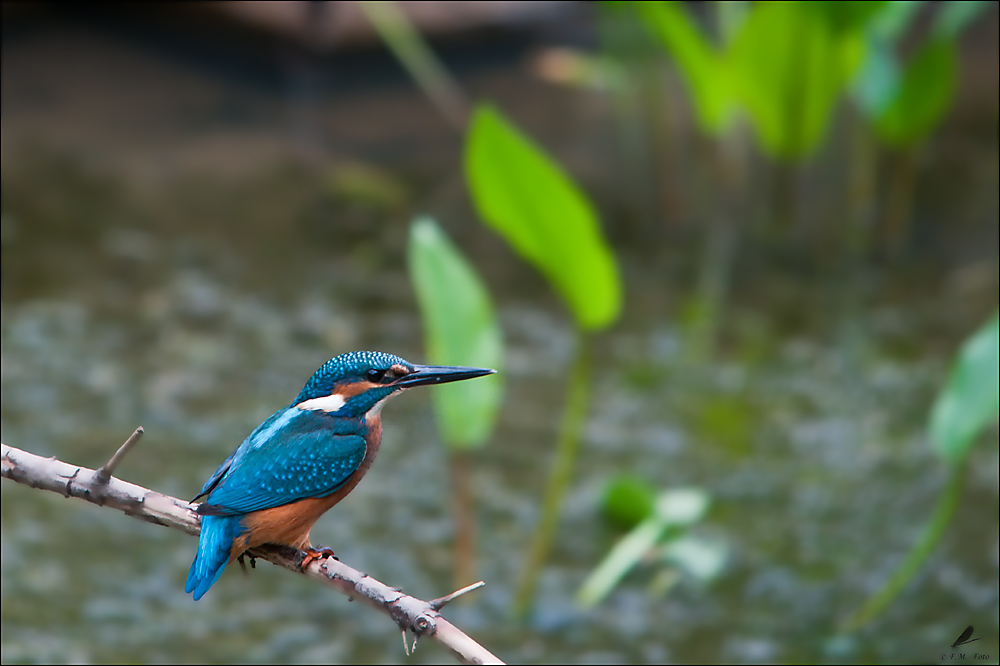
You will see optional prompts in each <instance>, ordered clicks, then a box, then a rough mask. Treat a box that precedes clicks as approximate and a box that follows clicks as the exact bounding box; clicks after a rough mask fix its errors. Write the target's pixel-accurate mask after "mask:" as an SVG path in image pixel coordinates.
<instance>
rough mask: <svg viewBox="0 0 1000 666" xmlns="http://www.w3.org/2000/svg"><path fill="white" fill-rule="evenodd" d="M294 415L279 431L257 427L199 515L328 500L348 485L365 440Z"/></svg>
mask: <svg viewBox="0 0 1000 666" xmlns="http://www.w3.org/2000/svg"><path fill="white" fill-rule="evenodd" d="M293 416H294V418H289V419H287V420H286V422H285V423H284V424H282V425H281V426H280V427H278V428H273V427H272V428H269V429H267V430H264V431H263V432H262V431H261V429H258V431H255V432H254V434H253V435H251V436H250V437H248V438H247V441H246V442H244V443H243V445H242V446H241V447H240V449H238V450H237V451H236V453H235V454H234V455H233V456H232V462H231V463H230V465H229V468H228V470H226V471H225V472H224V473H223V475H222V477H221V479H220V480H218V482H217V485H216V486H215V488H214V489H212V491H211V492H210V493H209V495H208V497H207V499H206V500H205V503H204V504H202V506H201V507H200V508H199V512H200V513H203V514H206V515H235V514H241V513H249V512H251V511H261V510H263V509H271V508H274V507H276V506H281V505H283V504H290V503H292V502H297V501H298V500H302V499H306V498H309V497H325V496H327V495H329V494H330V493H332V492H334V491H336V490H337V489H338V488H340V487H341V486H342V485H344V483H345V482H346V481H347V479H348V478H350V476H351V475H352V474H353V473H354V472H356V471H357V469H358V468H359V467H360V466H361V461H362V460H364V457H365V451H366V450H367V444H366V443H365V440H364V438H363V437H361V436H359V435H338V434H333V432H331V430H330V429H328V428H324V427H322V426H319V427H317V426H316V424H317V421H316V419H318V418H321V417H317V416H314V415H313V414H311V413H308V412H304V413H299V414H294V415H293ZM265 423H266V422H265ZM261 435H266V437H263V436H261ZM210 481H211V480H210Z"/></svg>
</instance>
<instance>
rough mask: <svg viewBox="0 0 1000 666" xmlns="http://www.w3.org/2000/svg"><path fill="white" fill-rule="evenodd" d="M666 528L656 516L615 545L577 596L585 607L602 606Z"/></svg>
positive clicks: (643, 522) (642, 523) (645, 521)
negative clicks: (604, 600) (603, 600)
mask: <svg viewBox="0 0 1000 666" xmlns="http://www.w3.org/2000/svg"><path fill="white" fill-rule="evenodd" d="M666 529H667V525H666V523H664V522H663V521H662V520H660V518H659V516H657V515H656V514H653V515H651V516H650V517H649V518H647V519H646V520H644V521H642V522H641V523H639V524H638V525H637V526H636V527H635V529H633V530H632V531H631V532H629V533H628V534H626V535H625V536H623V537H622V538H621V539H620V540H619V541H618V543H616V544H615V546H614V548H612V549H611V552H610V553H608V554H607V556H606V557H605V558H604V559H603V560H602V561H601V563H600V564H598V565H597V568H595V569H594V570H593V571H592V572H591V573H590V575H589V576H587V580H585V581H584V583H583V585H582V586H580V590H579V592H577V594H576V602H577V603H578V604H580V605H581V606H583V607H584V608H590V607H592V606H596V605H597V604H599V603H601V600H602V599H604V597H606V596H608V594H609V593H610V592H611V590H613V589H615V586H616V585H618V583H619V581H621V579H622V578H624V577H625V575H626V574H627V573H628V572H629V571H631V570H632V567H634V566H635V565H636V564H638V563H639V561H640V560H642V558H644V557H645V556H646V553H648V552H650V550H652V548H653V546H655V545H656V542H657V541H659V539H660V536H661V535H662V534H663V532H664V530H666Z"/></svg>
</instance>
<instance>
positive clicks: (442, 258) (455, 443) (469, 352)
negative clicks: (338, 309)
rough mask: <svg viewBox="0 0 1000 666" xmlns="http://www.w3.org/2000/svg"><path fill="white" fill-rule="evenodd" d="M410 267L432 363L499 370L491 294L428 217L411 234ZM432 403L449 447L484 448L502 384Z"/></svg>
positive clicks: (442, 389)
mask: <svg viewBox="0 0 1000 666" xmlns="http://www.w3.org/2000/svg"><path fill="white" fill-rule="evenodd" d="M409 266H410V275H411V278H412V280H413V284H414V287H415V289H416V292H417V302H418V303H419V304H420V311H421V314H422V315H423V317H422V318H423V322H424V332H425V338H426V341H427V349H428V356H429V360H430V362H431V363H434V364H437V365H468V366H475V367H486V368H496V369H500V366H501V365H502V362H503V337H502V334H501V331H500V324H499V322H498V320H497V315H496V311H495V310H494V308H493V304H492V302H491V301H490V297H489V293H488V292H487V291H486V287H485V286H484V285H483V283H482V281H481V280H480V279H479V276H478V274H477V273H476V271H475V270H474V269H473V268H472V266H471V265H470V264H469V262H468V261H466V260H465V258H464V257H463V256H462V254H461V253H460V252H459V250H458V248H456V247H455V246H454V245H453V244H452V243H451V241H449V240H448V237H447V236H445V234H444V232H443V231H441V229H440V228H439V227H438V226H437V225H436V224H435V223H434V222H433V220H431V219H430V218H428V217H420V218H418V219H417V220H415V221H414V223H413V226H412V227H411V228H410V244H409ZM432 399H433V400H434V407H435V411H436V413H437V416H438V421H439V423H440V425H441V430H442V433H443V435H444V439H445V441H446V442H447V443H448V445H449V446H451V447H454V448H470V447H476V446H481V445H483V444H485V443H486V440H487V439H488V438H489V436H490V433H491V432H492V431H493V426H494V424H495V423H496V417H497V412H498V410H499V408H500V399H501V383H500V381H499V378H497V377H484V378H481V379H477V380H476V381H471V382H458V383H455V384H445V385H443V386H439V387H437V388H435V389H434V395H433V398H432Z"/></svg>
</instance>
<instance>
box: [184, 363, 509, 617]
mask: <svg viewBox="0 0 1000 666" xmlns="http://www.w3.org/2000/svg"><path fill="white" fill-rule="evenodd" d="M494 372H496V370H489V369H485V368H463V367H448V366H433V365H414V364H413V363H410V362H408V361H404V360H403V359H401V358H399V357H398V356H393V355H392V354H385V353H382V352H352V353H350V354H341V355H340V356H337V357H336V358H333V359H331V360H329V361H327V362H326V363H324V364H323V366H322V367H321V368H320V369H319V370H317V371H316V372H315V373H314V374H313V376H312V377H311V378H310V379H309V381H308V382H307V383H306V385H305V388H303V389H302V392H301V393H299V395H298V397H297V398H295V400H294V401H293V402H292V404H291V405H290V406H288V407H285V408H284V409H280V410H278V411H277V412H275V413H274V414H272V415H271V416H270V417H269V418H268V419H267V420H266V421H264V422H263V423H261V424H260V425H259V426H258V427H257V429H256V430H254V431H253V432H252V433H250V436H249V437H247V438H246V439H245V440H243V443H242V444H240V446H239V448H237V449H236V450H235V451H234V452H233V453H232V455H230V456H229V457H228V458H226V461H225V462H224V463H222V465H220V466H219V469H217V470H216V471H215V473H214V474H213V475H212V476H211V478H209V480H208V481H207V482H206V483H205V486H204V487H203V488H202V489H201V492H200V493H198V495H197V496H196V497H195V498H194V499H193V500H191V501H192V502H194V501H197V500H198V499H199V498H202V497H204V498H205V501H204V502H203V503H202V504H200V505H198V509H197V511H198V513H200V514H201V516H202V519H201V536H200V538H199V540H198V554H197V555H196V556H195V559H194V562H193V563H192V564H191V570H190V571H189V572H188V577H187V584H186V585H185V586H184V591H185V592H193V593H194V598H195V599H196V600H197V599H200V598H201V597H202V596H204V594H205V592H207V591H208V589H209V588H210V587H212V585H214V584H215V581H217V580H218V579H219V576H220V575H222V571H223V570H224V569H225V568H226V565H227V564H229V563H230V562H232V561H233V560H235V559H237V558H238V557H239V556H240V555H242V554H243V552H244V551H245V550H247V549H249V548H253V547H255V546H259V545H261V544H265V543H272V544H283V545H288V546H292V547H294V548H299V549H301V550H304V551H305V552H306V557H305V559H304V560H303V562H302V566H303V567H305V565H306V564H308V563H309V562H311V561H312V560H314V559H319V558H323V557H329V556H331V555H333V551H332V550H330V549H329V548H320V549H315V548H313V547H312V545H311V544H310V543H309V530H310V529H311V528H312V526H313V524H314V523H315V522H316V520H317V519H318V518H319V517H320V516H321V515H323V514H324V513H325V512H326V511H328V510H329V509H330V508H331V507H332V506H333V505H334V504H336V503H337V502H339V501H340V500H342V499H344V497H346V496H347V494H348V493H350V492H351V491H352V490H353V489H354V487H355V486H356V485H358V482H359V481H361V477H363V476H364V475H365V473H366V472H367V471H368V468H369V467H371V464H372V462H374V460H375V456H376V454H377V453H378V447H379V443H380V442H381V440H382V419H381V416H380V412H381V411H382V406H383V405H384V404H385V402H386V400H388V399H389V398H390V397H392V396H393V395H396V394H398V393H400V392H402V391H404V390H405V389H408V388H412V387H414V386H424V385H426V384H444V383H446V382H454V381H458V380H460V379H472V378H473V377H482V376H483V375H490V374H493V373H494Z"/></svg>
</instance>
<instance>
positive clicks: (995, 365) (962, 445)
mask: <svg viewBox="0 0 1000 666" xmlns="http://www.w3.org/2000/svg"><path fill="white" fill-rule="evenodd" d="M998 408H1000V315H997V314H994V315H993V318H992V319H990V321H988V322H987V323H986V324H985V325H984V326H983V327H982V328H980V329H979V330H978V331H976V332H975V333H974V334H973V335H972V336H971V337H970V338H969V339H968V340H966V341H965V344H963V345H962V349H961V350H960V351H959V353H958V357H957V358H956V359H955V362H954V363H953V365H952V367H951V372H950V374H949V376H948V382H947V384H945V387H944V390H942V391H941V393H940V394H938V397H937V400H936V401H935V403H934V408H933V409H932V410H931V420H930V436H931V445H932V447H933V449H934V451H935V452H936V453H937V454H938V455H940V456H941V457H942V458H944V459H945V460H946V461H948V462H949V463H952V464H958V463H960V462H961V461H962V460H964V459H965V456H966V454H967V453H968V451H969V448H970V447H971V446H972V444H973V443H974V442H975V440H976V436H977V435H979V433H980V432H981V431H982V429H983V428H984V427H986V425H987V424H989V422H990V421H992V420H993V419H995V418H996V416H997V411H998Z"/></svg>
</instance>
